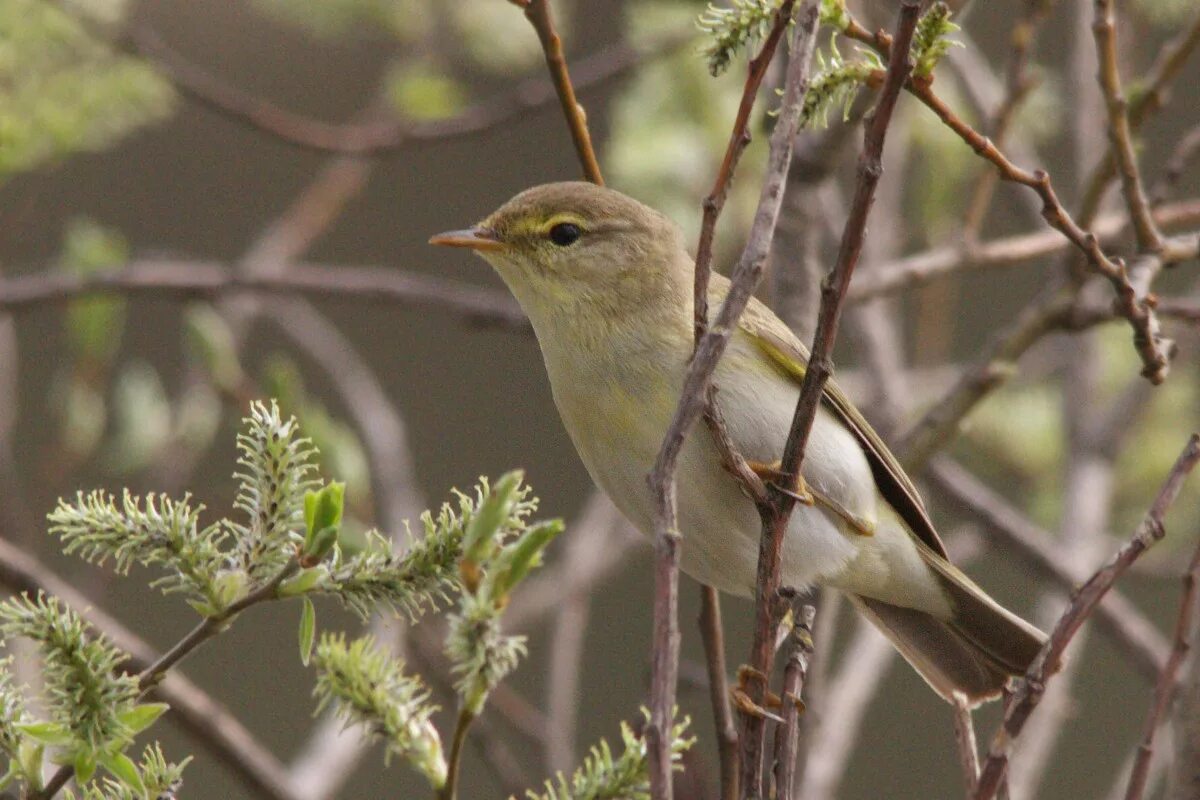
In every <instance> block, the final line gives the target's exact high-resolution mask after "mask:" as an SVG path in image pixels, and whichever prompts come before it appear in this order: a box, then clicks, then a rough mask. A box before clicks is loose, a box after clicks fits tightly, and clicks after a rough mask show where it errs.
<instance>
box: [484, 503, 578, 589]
mask: <svg viewBox="0 0 1200 800" xmlns="http://www.w3.org/2000/svg"><path fill="white" fill-rule="evenodd" d="M562 532H563V523H562V520H557V519H556V520H550V521H548V522H541V523H538V524H537V525H534V526H533V527H531V528H530V529H529V530H527V531H525V533H524V534H522V535H521V538H520V539H518V540H517V541H516V542H514V543H513V544H511V545H509V546H508V547H506V548H504V550H503V552H502V553H501V555H500V558H499V559H498V561H499V566H498V570H497V577H496V590H497V592H498V594H499V596H500V597H503V596H505V595H507V594H508V593H509V592H511V591H512V590H513V587H515V586H516V585H517V584H518V583H520V582H521V581H522V580H524V578H525V576H526V575H527V574H529V570H530V569H532V568H533V567H536V566H539V565H540V564H541V563H542V553H543V551H545V549H546V546H547V545H548V544H550V542H552V541H553V540H554V538H555V537H557V536H558V535H559V534H560V533H562Z"/></svg>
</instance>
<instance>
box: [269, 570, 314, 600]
mask: <svg viewBox="0 0 1200 800" xmlns="http://www.w3.org/2000/svg"><path fill="white" fill-rule="evenodd" d="M323 574H324V572H323V571H322V570H321V568H319V567H310V568H308V569H302V570H300V571H299V572H297V573H296V574H295V575H293V576H292V577H290V578H288V579H287V580H286V581H284V582H283V583H281V584H279V591H277V592H276V594H278V595H279V596H280V597H295V596H296V595H301V594H305V593H307V592H308V591H309V590H310V589H312V588H313V587H314V586H316V585H317V582H318V581H320V580H321V576H322V575H323Z"/></svg>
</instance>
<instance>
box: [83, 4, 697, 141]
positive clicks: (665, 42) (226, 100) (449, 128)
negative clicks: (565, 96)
mask: <svg viewBox="0 0 1200 800" xmlns="http://www.w3.org/2000/svg"><path fill="white" fill-rule="evenodd" d="M60 5H61V3H60ZM68 13H70V14H71V15H72V17H73V18H75V19H76V20H78V21H79V22H80V23H81V24H82V25H84V26H85V27H88V28H90V29H91V31H92V33H93V34H94V35H95V36H96V37H97V38H100V39H103V40H107V41H108V42H109V43H110V44H111V45H112V47H113V48H114V49H116V50H118V51H120V52H123V53H126V54H128V55H131V56H135V57H138V58H143V59H146V60H147V61H149V62H151V63H152V64H153V65H154V66H155V67H156V68H157V69H158V70H159V71H160V72H161V73H162V74H163V75H164V76H165V77H166V78H167V80H169V81H171V83H172V85H173V86H174V87H175V88H176V90H178V91H179V93H180V94H182V95H183V96H184V97H186V98H188V99H190V100H192V101H193V102H195V103H197V104H198V105H201V106H204V107H205V108H208V109H209V110H211V111H215V112H216V113H218V114H220V115H221V116H223V117H225V118H227V119H230V120H232V121H233V122H236V123H238V124H240V125H244V126H246V127H248V128H250V129H252V130H255V131H258V132H260V133H266V134H268V135H270V136H272V137H274V138H276V139H279V140H280V141H282V142H285V143H286V144H290V145H294V146H296V147H301V148H304V149H306V150H314V151H317V152H322V153H331V154H341V155H359V156H383V155H388V154H390V153H393V152H395V151H397V150H399V149H401V148H403V147H405V146H407V145H410V144H417V143H420V142H429V141H441V140H445V139H454V138H460V137H465V136H472V135H476V134H479V133H483V132H485V131H489V130H493V129H495V128H498V127H500V126H502V125H504V124H505V123H507V122H510V121H511V120H513V119H516V118H518V117H521V116H523V115H525V114H528V113H529V112H532V111H538V110H541V109H543V108H547V107H549V106H550V105H552V104H553V103H554V101H555V100H556V99H557V97H558V95H557V92H556V88H555V86H554V85H553V83H552V82H551V81H548V80H545V79H540V78H539V79H531V80H525V81H521V82H520V83H518V84H517V85H516V88H515V89H514V91H513V92H512V93H511V94H508V95H505V96H502V97H499V98H497V99H495V100H491V101H488V102H485V103H480V104H479V105H476V106H473V107H471V108H469V109H467V110H466V111H464V112H462V113H461V114H458V115H457V116H454V117H451V118H449V119H443V120H435V121H429V122H412V121H399V122H397V121H388V122H373V123H332V122H324V121H322V120H316V119H312V118H310V117H306V116H304V115H301V114H297V113H294V112H292V111H289V110H287V109H285V108H281V107H280V106H277V105H275V104H274V103H271V102H270V101H267V100H264V99H262V98H259V97H255V96H254V95H251V94H249V93H247V92H243V91H242V90H240V89H237V88H235V87H233V86H229V85H228V84H226V83H224V82H223V81H222V80H221V79H219V78H217V77H216V76H214V75H213V74H212V73H210V72H208V71H207V70H205V69H204V68H203V67H201V66H200V65H198V64H195V63H193V62H191V61H189V60H188V59H187V58H186V57H184V56H183V55H182V54H180V53H179V52H178V51H176V50H174V49H173V48H171V47H170V46H169V45H167V44H166V43H165V42H163V40H162V38H161V37H160V36H159V35H158V33H157V32H156V31H154V30H153V29H152V28H150V27H149V26H147V25H145V24H141V23H137V22H130V23H128V24H126V25H125V26H124V27H123V29H121V30H119V31H116V32H110V31H108V30H107V29H106V28H105V27H104V26H103V25H101V24H100V23H99V22H97V21H95V20H92V19H89V18H87V17H85V16H83V15H78V14H76V12H75V11H74V10H70V11H68ZM693 39H695V34H694V33H693V32H691V31H688V32H686V33H675V34H672V35H670V36H666V37H663V38H661V39H659V40H657V41H655V42H652V43H649V44H647V45H646V46H643V47H633V46H630V45H627V44H619V45H615V46H613V47H610V48H608V49H605V50H602V51H600V52H598V53H596V54H594V55H590V56H588V57H586V58H583V59H580V60H579V62H578V63H577V64H576V65H575V78H576V81H575V87H576V88H577V89H580V90H583V89H592V88H596V87H598V86H601V85H604V84H606V83H608V82H610V81H612V80H614V79H616V78H619V77H621V76H623V75H626V74H628V73H629V72H631V71H632V70H634V69H636V68H637V67H639V66H641V65H642V64H644V63H645V62H646V61H648V60H651V59H657V58H662V57H665V56H667V55H670V54H671V53H673V52H675V51H676V50H677V49H679V47H681V46H683V45H684V44H686V43H688V42H690V41H692V40H693ZM564 70H565V66H564Z"/></svg>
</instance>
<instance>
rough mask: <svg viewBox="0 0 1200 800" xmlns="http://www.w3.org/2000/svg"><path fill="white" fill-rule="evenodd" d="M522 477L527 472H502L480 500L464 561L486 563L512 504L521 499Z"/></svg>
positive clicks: (465, 545)
mask: <svg viewBox="0 0 1200 800" xmlns="http://www.w3.org/2000/svg"><path fill="white" fill-rule="evenodd" d="M523 478H524V473H523V472H522V471H521V470H513V471H512V472H507V473H505V474H504V475H501V476H500V479H499V480H497V481H496V485H495V486H493V487H492V491H491V492H490V493H489V494H488V496H487V497H486V498H484V501H483V502H482V503H480V505H479V509H478V510H477V511H476V512H475V516H473V517H472V518H471V521H470V523H469V524H468V525H467V530H466V534H465V536H464V537H463V559H464V560H465V561H468V562H473V563H475V564H483V563H485V562H486V561H487V560H488V558H489V557H490V555H491V553H492V551H493V549H494V544H493V540H494V539H495V537H496V532H497V531H499V529H500V526H501V525H503V524H504V522H505V520H507V519H508V518H509V517H510V516H511V515H512V510H513V507H514V506H515V505H516V503H517V501H518V500H519V499H520V496H519V492H518V490H519V489H520V486H521V480H522V479H523Z"/></svg>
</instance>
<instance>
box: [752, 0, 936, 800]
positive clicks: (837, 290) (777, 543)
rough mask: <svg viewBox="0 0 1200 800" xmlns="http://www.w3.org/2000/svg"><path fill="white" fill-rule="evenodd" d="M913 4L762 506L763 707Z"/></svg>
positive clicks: (899, 35) (756, 763)
mask: <svg viewBox="0 0 1200 800" xmlns="http://www.w3.org/2000/svg"><path fill="white" fill-rule="evenodd" d="M919 14H920V7H919V5H918V4H917V3H916V2H905V3H903V4H902V5H901V8H900V12H899V16H898V18H897V21H896V38H895V41H896V46H895V47H894V48H893V51H894V53H893V56H892V57H891V58H890V59H889V63H888V70H887V77H886V78H885V80H884V83H883V88H882V89H881V91H880V94H879V98H878V101H877V104H876V107H875V109H874V111H872V112H871V114H870V115H869V117H868V119H867V120H866V130H865V133H864V136H863V150H862V153H861V155H860V156H859V162H858V184H857V188H856V190H855V194H854V199H853V201H852V203H851V206H850V212H849V215H848V217H847V219H846V225H845V228H844V230H843V234H842V241H841V246H840V247H839V249H838V257H837V262H836V264H835V265H834V268H833V270H832V271H831V272H830V274H829V275H828V276H827V277H826V278H825V281H824V283H823V284H822V287H821V306H820V311H819V313H818V317H817V334H816V338H815V339H814V341H813V347H812V355H811V356H810V357H809V361H808V366H807V368H806V370H805V373H804V381H803V384H802V385H801V389H800V398H799V400H798V401H797V404H796V412H795V415H794V416H793V418H792V425H791V429H790V431H789V433H788V438H787V445H786V447H785V448H784V451H783V460H782V471H783V473H784V474H785V475H790V476H792V483H793V485H792V486H791V487H787V488H790V489H791V490H792V491H790V492H789V491H781V490H780V489H778V488H772V490H771V493H770V503H769V506H764V507H763V510H762V512H761V513H762V518H763V520H762V521H763V526H762V528H763V530H762V536H761V538H760V544H759V551H758V573H757V577H756V580H755V614H754V637H753V643H752V645H751V651H750V662H749V663H750V666H751V667H752V669H753V670H754V671H755V673H752V674H755V676H756V679H754V680H752V681H751V682H750V684H749V687H748V688H749V692H748V694H749V696H750V699H751V701H752V702H754V703H755V704H757V705H760V706H761V705H762V704H763V700H764V698H765V696H766V688H767V687H766V685H765V676H767V675H768V674H769V673H770V666H771V659H772V644H773V642H774V639H775V624H776V623H775V619H776V612H775V605H776V600H777V595H778V592H779V587H780V562H781V560H782V559H781V552H782V549H783V538H784V534H785V532H786V531H787V525H788V521H789V520H790V518H791V512H792V509H793V506H794V502H795V501H794V495H795V490H796V489H797V488H798V487H799V483H800V481H799V476H800V474H801V472H800V471H801V465H802V462H803V459H804V450H805V447H806V445H807V443H808V435H809V431H810V430H811V428H812V424H813V420H814V419H815V418H816V413H817V406H818V404H819V403H820V401H821V396H822V394H823V392H824V387H825V382H826V381H827V380H828V379H829V375H830V373H831V372H832V371H833V363H832V360H831V355H832V352H833V343H834V340H835V339H836V336H837V326H838V321H839V319H840V317H841V311H842V307H843V306H844V304H845V299H846V290H847V288H848V286H849V284H850V277H851V275H852V274H853V272H854V268H855V266H856V265H857V263H858V257H859V254H860V253H861V252H862V243H863V238H864V236H865V234H866V224H867V217H868V215H869V214H870V210H871V204H872V202H873V201H874V196H875V187H876V186H877V185H878V183H879V178H880V176H881V175H882V173H883V167H882V164H881V159H882V154H883V143H884V137H885V135H886V133H887V128H888V124H889V123H890V122H891V118H892V111H893V110H894V109H895V107H896V101H897V99H898V98H899V96H900V90H901V89H902V88H903V86H904V82H905V80H906V79H907V77H908V75H909V73H910V72H911V71H912V64H911V61H910V59H909V53H908V50H909V44H910V43H911V41H912V36H913V32H914V30H915V29H916V25H917V19H918V17H919ZM765 737H766V719H765V718H763V717H759V716H756V715H751V714H747V715H744V718H743V725H742V742H741V751H742V762H741V774H742V777H741V783H742V794H743V797H761V796H763V791H762V755H763V750H764V744H765Z"/></svg>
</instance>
